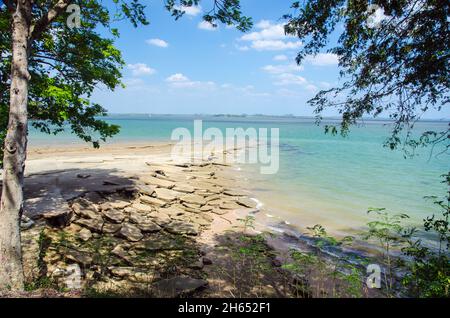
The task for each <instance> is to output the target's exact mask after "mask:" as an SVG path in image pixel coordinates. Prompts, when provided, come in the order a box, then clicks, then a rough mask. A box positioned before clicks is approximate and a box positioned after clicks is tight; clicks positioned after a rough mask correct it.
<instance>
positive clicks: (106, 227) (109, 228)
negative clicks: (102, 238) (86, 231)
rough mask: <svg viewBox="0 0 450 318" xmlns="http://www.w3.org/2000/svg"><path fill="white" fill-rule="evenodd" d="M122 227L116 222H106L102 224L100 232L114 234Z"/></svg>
mask: <svg viewBox="0 0 450 318" xmlns="http://www.w3.org/2000/svg"><path fill="white" fill-rule="evenodd" d="M121 228H122V225H121V224H116V223H114V224H113V223H107V222H105V223H104V224H103V228H102V232H103V233H106V234H114V233H117V232H118V231H119V230H120V229H121Z"/></svg>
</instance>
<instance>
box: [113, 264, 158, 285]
mask: <svg viewBox="0 0 450 318" xmlns="http://www.w3.org/2000/svg"><path fill="white" fill-rule="evenodd" d="M108 270H109V271H110V272H111V274H112V275H114V276H116V277H120V278H122V279H128V280H130V281H133V282H151V281H153V279H154V274H153V273H149V272H148V271H144V270H139V269H136V268H134V267H108Z"/></svg>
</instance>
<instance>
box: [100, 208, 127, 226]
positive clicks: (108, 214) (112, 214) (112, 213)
mask: <svg viewBox="0 0 450 318" xmlns="http://www.w3.org/2000/svg"><path fill="white" fill-rule="evenodd" d="M103 216H104V217H105V218H106V219H107V220H108V221H111V222H113V223H122V222H123V220H124V219H125V214H123V213H122V212H120V211H118V210H107V211H104V212H103Z"/></svg>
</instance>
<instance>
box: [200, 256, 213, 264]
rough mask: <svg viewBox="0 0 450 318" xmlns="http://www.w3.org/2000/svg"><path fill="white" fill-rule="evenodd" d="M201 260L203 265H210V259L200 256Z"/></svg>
mask: <svg viewBox="0 0 450 318" xmlns="http://www.w3.org/2000/svg"><path fill="white" fill-rule="evenodd" d="M202 262H203V264H204V265H212V263H213V262H212V260H211V259H209V258H207V257H202Z"/></svg>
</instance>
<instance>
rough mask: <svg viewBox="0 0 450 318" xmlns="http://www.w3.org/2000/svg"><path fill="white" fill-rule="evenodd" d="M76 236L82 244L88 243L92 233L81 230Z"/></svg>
mask: <svg viewBox="0 0 450 318" xmlns="http://www.w3.org/2000/svg"><path fill="white" fill-rule="evenodd" d="M77 236H78V238H79V239H80V240H82V241H83V242H86V241H89V239H90V238H91V237H92V232H91V231H89V230H88V229H81V230H80V231H79V232H78V233H77Z"/></svg>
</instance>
